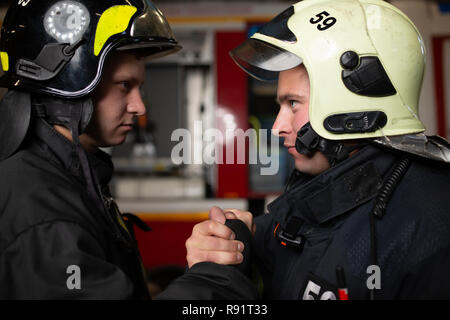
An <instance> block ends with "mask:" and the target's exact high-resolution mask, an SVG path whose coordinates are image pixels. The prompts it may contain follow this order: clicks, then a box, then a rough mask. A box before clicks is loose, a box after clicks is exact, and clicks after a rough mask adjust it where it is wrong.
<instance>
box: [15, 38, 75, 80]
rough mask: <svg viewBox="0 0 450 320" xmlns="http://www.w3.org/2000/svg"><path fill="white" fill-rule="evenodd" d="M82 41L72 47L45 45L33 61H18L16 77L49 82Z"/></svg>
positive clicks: (54, 44)
mask: <svg viewBox="0 0 450 320" xmlns="http://www.w3.org/2000/svg"><path fill="white" fill-rule="evenodd" d="M82 42H83V41H82V40H80V41H77V42H76V43H74V44H72V45H68V44H67V43H49V44H46V45H45V46H44V47H43V48H42V50H41V52H40V53H39V55H38V56H37V58H36V59H35V60H34V61H31V60H26V59H20V60H19V61H18V63H17V67H16V72H17V74H18V75H20V76H22V77H25V78H30V79H34V80H38V81H45V80H50V79H52V78H53V77H55V76H56V75H57V74H58V73H59V72H60V71H61V69H62V68H63V67H64V66H65V65H66V64H67V63H68V62H69V61H70V60H71V59H72V57H73V56H74V54H75V50H76V48H78V47H79V46H80V45H81V44H82Z"/></svg>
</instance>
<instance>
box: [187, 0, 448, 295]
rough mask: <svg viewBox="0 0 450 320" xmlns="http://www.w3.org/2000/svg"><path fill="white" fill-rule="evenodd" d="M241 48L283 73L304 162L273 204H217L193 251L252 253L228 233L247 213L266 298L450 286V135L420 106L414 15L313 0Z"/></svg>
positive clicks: (291, 142)
mask: <svg viewBox="0 0 450 320" xmlns="http://www.w3.org/2000/svg"><path fill="white" fill-rule="evenodd" d="M231 57H232V58H233V59H234V61H235V62H236V63H237V64H238V65H239V66H240V67H241V68H243V69H244V70H245V71H246V72H247V73H249V74H250V75H251V76H253V77H255V78H257V79H260V80H263V81H278V90H277V102H278V104H279V105H280V108H279V112H278V116H277V118H276V120H275V123H274V125H273V132H274V133H275V134H278V135H280V136H281V137H282V138H284V145H285V147H287V148H288V149H289V153H290V154H291V155H292V157H293V158H294V161H295V169H296V170H295V172H294V173H293V175H292V176H291V179H290V181H289V183H288V186H287V190H286V192H285V193H284V194H283V195H281V196H280V197H279V198H278V199H276V200H275V201H274V202H272V203H271V204H270V205H269V207H268V209H269V214H265V215H261V216H258V217H257V218H255V219H254V220H253V216H252V214H251V213H249V212H242V211H239V210H228V209H226V210H221V209H219V208H213V209H212V210H211V219H210V220H208V221H205V222H203V223H200V224H198V225H197V226H196V228H194V230H193V233H192V236H191V237H190V238H189V239H188V241H187V243H186V244H187V248H188V256H187V257H188V262H189V265H190V266H193V265H196V264H197V263H199V262H202V261H212V262H216V263H224V264H238V263H241V261H242V259H244V261H246V259H247V260H248V259H250V258H249V257H246V256H245V255H244V257H242V255H241V254H240V252H241V251H242V243H239V242H236V240H228V239H226V238H225V237H224V235H226V233H225V230H227V229H228V228H227V227H226V226H224V225H223V223H224V222H225V219H226V218H228V219H236V218H238V219H241V220H243V221H244V222H245V223H246V224H247V226H248V227H249V228H248V229H249V230H252V232H253V240H252V241H251V242H249V243H244V246H250V245H251V243H252V244H253V247H252V250H253V253H254V254H253V262H254V264H255V265H257V266H258V269H259V273H260V274H261V276H262V279H263V282H264V292H263V296H264V297H266V298H275V299H348V298H350V299H397V298H412V299H416V298H450V279H449V276H448V272H447V271H446V270H448V268H449V267H450V218H449V206H448V202H447V201H448V200H447V196H448V191H449V190H450V167H449V162H450V149H449V144H448V142H447V141H446V140H445V139H443V138H440V137H428V136H425V135H424V133H423V132H424V131H425V128H424V125H423V124H422V122H421V121H420V119H419V117H418V102H419V95H420V89H421V85H422V80H423V74H424V67H425V61H426V49H425V46H424V42H423V39H422V37H421V35H420V33H419V31H418V30H417V28H416V27H415V26H414V24H413V23H412V22H411V20H410V19H409V18H408V17H407V16H406V15H405V14H403V13H402V12H401V11H400V10H398V9H397V8H395V7H394V6H392V5H390V4H389V3H386V2H384V1H381V0H304V1H301V2H298V3H296V4H294V5H293V6H291V7H289V8H288V9H287V10H285V11H284V12H282V13H281V14H280V15H278V16H277V17H276V18H274V19H273V20H272V21H271V22H269V23H268V24H266V25H264V26H263V27H262V28H261V29H260V30H259V32H257V33H256V34H254V35H253V36H252V37H251V38H250V39H248V40H247V41H245V42H244V43H243V44H241V45H240V46H238V47H237V48H235V49H234V50H232V51H231ZM213 238H214V241H213Z"/></svg>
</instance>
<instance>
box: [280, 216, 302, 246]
mask: <svg viewBox="0 0 450 320" xmlns="http://www.w3.org/2000/svg"><path fill="white" fill-rule="evenodd" d="M303 222H304V221H303V220H302V219H300V218H298V217H295V216H292V217H290V219H289V221H288V223H287V224H286V227H285V228H283V227H281V226H280V224H277V226H276V227H275V230H274V231H273V233H274V236H275V238H276V239H277V240H278V241H280V243H281V245H283V246H285V247H288V248H292V249H295V250H297V251H302V250H303V246H304V245H305V238H304V237H303V236H302V235H300V234H299V231H300V228H301V227H302V225H303Z"/></svg>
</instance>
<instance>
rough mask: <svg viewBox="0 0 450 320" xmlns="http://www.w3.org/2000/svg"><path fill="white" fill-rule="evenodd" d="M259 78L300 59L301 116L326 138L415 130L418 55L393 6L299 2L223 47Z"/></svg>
mask: <svg viewBox="0 0 450 320" xmlns="http://www.w3.org/2000/svg"><path fill="white" fill-rule="evenodd" d="M230 54H231V56H232V58H233V59H234V61H235V62H236V63H237V64H238V65H239V66H240V67H242V68H243V69H244V70H245V71H246V72H248V73H249V74H250V75H252V76H253V77H255V78H258V79H260V80H277V77H278V73H279V72H280V71H283V70H288V69H291V68H293V67H296V66H298V65H299V64H301V63H303V64H304V66H305V67H306V70H307V71H308V74H309V78H310V82H311V83H310V90H311V91H310V105H309V118H310V123H311V126H312V128H313V129H314V131H315V132H316V133H317V134H318V135H319V136H320V137H322V138H324V139H328V140H346V139H364V138H375V137H382V136H396V135H405V134H411V133H418V132H423V131H424V130H425V128H424V126H423V124H422V122H421V121H420V120H419V118H418V101H419V96H420V89H421V86H422V79H423V74H424V67H425V60H426V52H425V46H424V42H423V40H422V36H421V35H420V33H419V31H418V30H417V28H416V27H415V26H414V24H413V23H412V22H411V20H410V19H409V18H408V17H407V16H406V15H405V14H403V13H402V12H401V11H400V10H398V9H397V8H395V7H393V6H392V5H390V4H389V3H386V2H384V1H381V0H304V1H301V2H298V3H296V4H294V5H293V6H291V7H290V8H288V9H287V10H285V11H284V12H283V13H281V14H280V15H278V16H277V17H276V18H274V19H273V20H272V21H271V22H269V23H268V24H266V25H265V26H263V27H262V29H261V30H260V31H259V32H257V33H255V34H254V35H253V36H252V37H251V38H250V39H248V40H247V41H246V42H244V43H243V44H242V45H240V46H239V47H237V48H235V49H234V50H233V51H231V52H230Z"/></svg>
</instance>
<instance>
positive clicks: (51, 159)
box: [0, 119, 256, 299]
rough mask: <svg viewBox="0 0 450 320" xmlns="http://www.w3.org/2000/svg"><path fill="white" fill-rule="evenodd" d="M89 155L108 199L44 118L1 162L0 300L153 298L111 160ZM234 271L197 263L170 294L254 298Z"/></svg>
mask: <svg viewBox="0 0 450 320" xmlns="http://www.w3.org/2000/svg"><path fill="white" fill-rule="evenodd" d="M88 159H89V163H90V166H91V169H92V171H93V172H94V173H95V176H96V177H97V179H98V185H99V189H101V193H102V196H101V198H100V196H99V199H101V200H102V201H103V202H104V205H103V204H102V203H101V202H99V201H98V200H99V199H93V198H92V197H90V196H89V195H88V193H87V191H86V183H85V179H84V175H83V174H82V171H81V170H82V169H81V166H80V162H79V158H78V155H77V151H76V149H75V147H74V145H73V144H72V143H71V142H69V141H68V140H67V139H65V138H64V137H63V136H62V135H60V134H59V133H58V132H57V131H56V130H54V129H53V127H51V126H50V125H49V124H47V123H46V122H44V121H42V120H39V119H37V120H36V121H34V123H33V125H32V127H31V128H30V129H29V137H28V138H27V140H26V142H25V143H24V145H23V146H22V147H21V149H20V150H19V151H18V152H17V153H15V154H14V155H13V156H11V157H10V158H8V159H6V160H4V161H2V162H0V299H75V298H76V299H80V298H81V299H83V298H85V299H125V298H127V299H129V298H132V299H141V298H149V295H148V290H147V285H146V282H145V277H144V274H143V272H142V271H143V269H142V263H141V260H140V256H139V252H138V250H137V247H136V243H135V241H134V238H133V237H132V236H131V235H130V233H129V232H128V229H127V228H126V226H125V224H124V221H123V219H122V217H121V215H120V213H119V212H118V210H117V207H116V206H115V204H114V202H113V201H112V200H111V199H110V195H109V191H108V187H107V185H108V182H109V180H110V179H111V175H112V173H113V166H112V163H111V160H110V158H109V156H108V155H106V154H104V153H103V152H101V151H99V152H97V153H96V154H89V155H88ZM231 269H232V267H228V266H216V265H214V266H212V265H211V264H208V263H204V264H199V265H198V266H196V267H195V268H192V269H191V270H190V272H189V273H188V274H186V275H185V276H184V278H183V281H184V283H185V284H184V285H183V286H181V287H180V288H177V289H176V290H172V291H171V292H170V293H169V294H166V296H165V298H167V299H177V298H180V299H182V298H187V299H194V298H211V297H217V298H243V297H244V298H252V297H255V296H256V293H255V292H254V291H252V290H253V289H252V288H251V286H247V287H246V288H247V289H242V288H240V286H241V285H240V283H243V282H244V283H245V282H246V281H247V282H248V280H247V279H246V278H245V277H244V276H243V275H241V274H240V273H238V274H237V275H234V278H236V277H238V278H239V277H242V279H243V280H242V281H241V280H240V281H237V282H236V283H237V284H236V285H234V286H230V285H229V284H227V283H224V281H225V282H228V281H229V278H228V277H225V276H226V275H227V274H229V273H230V272H232V270H231ZM230 270H231V271H230Z"/></svg>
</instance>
